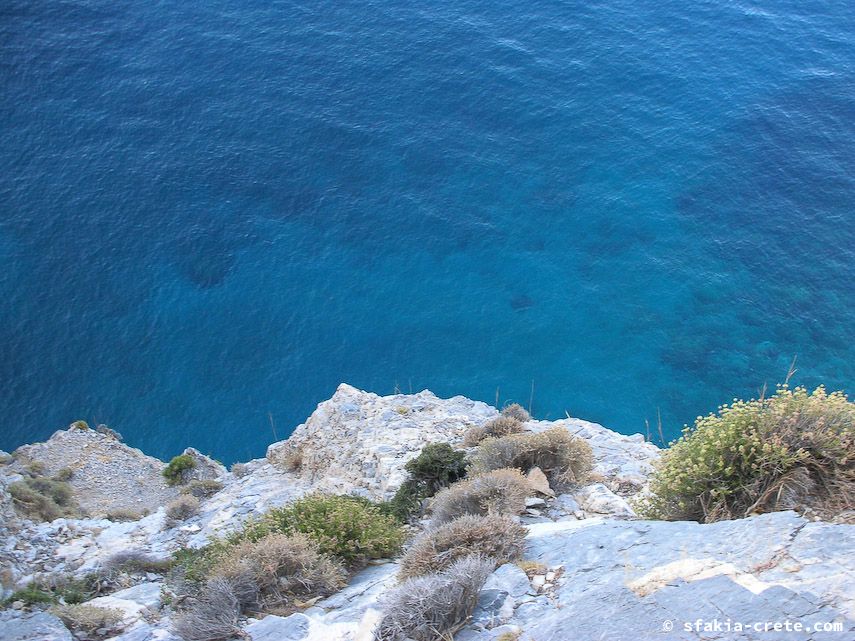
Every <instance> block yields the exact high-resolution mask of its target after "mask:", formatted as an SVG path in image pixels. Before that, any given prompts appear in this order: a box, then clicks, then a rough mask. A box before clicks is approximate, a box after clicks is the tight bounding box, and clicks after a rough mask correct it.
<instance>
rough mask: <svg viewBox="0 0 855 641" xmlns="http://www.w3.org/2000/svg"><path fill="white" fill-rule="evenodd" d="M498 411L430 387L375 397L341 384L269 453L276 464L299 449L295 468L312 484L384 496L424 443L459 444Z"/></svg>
mask: <svg viewBox="0 0 855 641" xmlns="http://www.w3.org/2000/svg"><path fill="white" fill-rule="evenodd" d="M497 415H498V412H497V411H496V409H495V408H493V407H490V406H489V405H487V404H486V403H481V402H479V401H471V400H469V399H468V398H464V397H463V396H455V397H453V398H449V399H440V398H437V397H436V396H435V395H434V394H432V393H431V392H429V391H427V390H426V391H423V392H419V393H418V394H412V395H405V394H396V395H394V396H378V395H377V394H372V393H370V392H363V391H361V390H358V389H356V388H355V387H351V386H350V385H344V384H342V385H339V387H338V389H337V390H336V392H335V395H334V396H333V397H332V398H331V399H330V400H328V401H325V402H323V403H321V404H320V405H318V409H317V410H315V412H314V413H313V414H312V415H311V416H310V417H309V419H308V420H307V421H306V422H305V423H304V424H302V425H299V426H298V427H297V429H295V430H294V433H293V434H292V435H291V437H290V438H289V439H288V442H287V444H286V443H275V444H274V445H271V446H270V448H269V449H268V452H267V458H268V459H269V460H271V461H273V462H275V461H277V460H278V459H280V458H281V454H280V452H281V450H282V449H283V448H288V449H292V450H297V451H298V452H299V455H300V465H299V471H298V474H299V475H300V477H301V478H303V479H304V480H306V481H308V482H310V483H312V484H313V485H314V486H315V487H317V488H319V489H324V490H329V491H331V492H341V491H346V492H354V491H355V492H358V493H361V494H365V495H367V496H371V497H373V498H389V497H390V496H391V495H392V494H394V492H395V490H396V489H397V488H398V486H399V485H400V484H401V482H402V481H403V480H404V478H405V472H404V469H403V468H404V464H406V463H407V461H409V460H410V459H412V458H414V457H415V456H417V455H418V453H419V451H420V450H421V449H422V448H423V447H424V446H425V445H427V444H428V443H439V442H446V443H459V442H460V441H462V440H463V433H464V432H465V431H466V430H467V429H468V428H470V427H472V426H474V425H481V424H482V423H485V422H487V421H488V420H490V419H492V418H495V417H496V416H497Z"/></svg>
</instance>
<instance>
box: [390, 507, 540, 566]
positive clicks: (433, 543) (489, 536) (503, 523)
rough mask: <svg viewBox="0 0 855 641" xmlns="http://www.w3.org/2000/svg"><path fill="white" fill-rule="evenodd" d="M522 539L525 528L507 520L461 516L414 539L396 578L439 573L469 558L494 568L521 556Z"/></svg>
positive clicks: (402, 560) (498, 516)
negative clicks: (488, 562) (481, 559)
mask: <svg viewBox="0 0 855 641" xmlns="http://www.w3.org/2000/svg"><path fill="white" fill-rule="evenodd" d="M525 536H526V529H525V527H523V526H522V525H520V524H519V523H518V522H517V521H516V519H514V518H513V517H510V516H504V515H497V514H490V515H487V516H462V517H460V518H459V519H455V520H454V521H451V522H450V523H446V524H444V525H441V526H439V527H438V528H436V529H433V530H428V531H427V532H425V533H424V534H423V535H421V536H420V537H419V538H418V539H416V541H415V542H414V543H413V545H412V547H410V549H409V550H407V552H406V554H404V556H403V558H402V559H401V570H400V572H399V576H400V577H401V578H402V579H407V578H410V577H414V576H422V575H424V574H430V573H431V572H439V571H441V570H443V569H445V568H446V567H448V566H449V565H451V564H452V563H453V562H454V561H456V560H457V559H461V558H463V557H465V556H468V555H470V554H480V555H482V556H484V557H489V558H490V559H492V560H493V561H494V567H496V566H499V565H501V564H502V563H506V562H508V561H514V560H516V559H519V558H520V557H521V556H522V553H523V549H524V547H525Z"/></svg>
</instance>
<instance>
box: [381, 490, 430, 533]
mask: <svg viewBox="0 0 855 641" xmlns="http://www.w3.org/2000/svg"><path fill="white" fill-rule="evenodd" d="M422 500H423V497H422V489H421V486H420V485H419V483H418V482H417V481H415V480H413V479H407V480H406V481H404V482H403V483H401V487H399V488H398V491H397V492H395V496H393V497H392V498H391V499H390V500H389V501H388V502H387V503H386V504H385V506H384V508H383V511H384V512H386V513H387V514H390V515H392V516H393V517H395V519H396V520H397V521H398V522H399V523H406V522H407V521H409V520H410V518H411V517H412V516H413V515H414V514H418V513H419V511H420V510H421V506H422Z"/></svg>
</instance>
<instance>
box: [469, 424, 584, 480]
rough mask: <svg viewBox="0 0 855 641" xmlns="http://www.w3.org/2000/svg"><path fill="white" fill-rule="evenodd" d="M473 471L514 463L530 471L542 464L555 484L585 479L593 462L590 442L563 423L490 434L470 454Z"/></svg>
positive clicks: (479, 471)
mask: <svg viewBox="0 0 855 641" xmlns="http://www.w3.org/2000/svg"><path fill="white" fill-rule="evenodd" d="M471 463H472V471H473V472H474V473H476V474H483V473H484V472H489V471H491V470H497V469H501V468H505V467H513V468H517V469H519V470H522V471H523V472H528V471H529V470H531V469H532V468H534V467H539V468H540V469H541V470H542V471H543V473H544V474H546V476H547V477H548V478H549V482H550V484H551V485H552V486H553V487H554V488H559V489H560V488H564V487H567V486H570V485H573V484H575V483H581V482H582V481H584V480H585V478H586V477H587V476H588V474H589V473H590V471H591V468H592V466H593V453H592V452H591V446H590V445H588V443H587V442H585V441H584V440H583V439H581V438H578V437H576V436H573V435H572V434H570V432H568V431H567V430H566V429H564V428H562V427H554V428H552V429H549V430H546V431H544V432H534V433H524V434H511V435H509V436H504V437H502V438H487V439H485V440H484V441H483V442H482V443H481V444H480V445H479V446H478V448H477V449H476V450H475V453H474V454H473V455H472V458H471Z"/></svg>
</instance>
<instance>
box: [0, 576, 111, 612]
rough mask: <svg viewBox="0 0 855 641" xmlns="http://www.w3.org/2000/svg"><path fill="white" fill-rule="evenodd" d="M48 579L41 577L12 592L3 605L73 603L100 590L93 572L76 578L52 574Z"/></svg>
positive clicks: (99, 582)
mask: <svg viewBox="0 0 855 641" xmlns="http://www.w3.org/2000/svg"><path fill="white" fill-rule="evenodd" d="M49 578H50V580H49V581H47V580H45V579H41V580H38V581H34V582H33V583H30V584H29V585H27V586H26V587H24V588H22V589H20V590H17V591H16V592H14V593H13V594H12V595H11V596H10V597H9V598H8V599H6V600H5V601H3V605H8V604H10V603H14V602H15V601H21V602H23V604H24V605H25V606H26V607H31V606H33V605H48V604H52V603H59V602H60V601H62V602H64V603H66V604H69V605H74V604H77V603H82V602H83V601H88V600H89V599H92V598H94V597H96V596H98V594H99V593H100V591H101V587H102V586H101V581H100V578H99V577H98V576H97V575H95V574H87V575H86V576H84V577H81V578H76V577H72V576H70V575H53V576H50V577H49Z"/></svg>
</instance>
